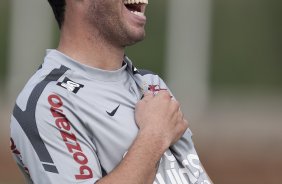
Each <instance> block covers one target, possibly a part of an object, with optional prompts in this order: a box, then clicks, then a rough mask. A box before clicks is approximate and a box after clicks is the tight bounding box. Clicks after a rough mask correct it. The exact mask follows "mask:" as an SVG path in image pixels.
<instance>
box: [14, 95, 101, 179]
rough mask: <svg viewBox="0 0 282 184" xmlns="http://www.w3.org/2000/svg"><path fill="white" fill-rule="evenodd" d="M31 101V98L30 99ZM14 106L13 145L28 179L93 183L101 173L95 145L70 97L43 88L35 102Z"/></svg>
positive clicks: (18, 161)
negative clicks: (24, 105) (33, 103)
mask: <svg viewBox="0 0 282 184" xmlns="http://www.w3.org/2000/svg"><path fill="white" fill-rule="evenodd" d="M29 103H32V102H29ZM29 103H28V104H27V106H26V109H25V110H22V108H21V107H19V106H17V105H16V107H15V110H14V113H13V116H12V118H11V148H12V152H13V155H14V157H15V158H16V161H17V163H18V165H19V167H20V168H21V170H22V171H23V172H24V173H25V175H27V176H29V178H30V179H29V180H30V181H29V183H30V182H32V183H38V184H51V183H60V184H69V183H80V184H93V183H95V182H96V181H97V180H99V179H100V178H101V177H102V171H101V166H100V163H99V159H98V157H97V155H96V150H95V149H96V148H95V145H94V144H93V143H92V142H91V139H90V138H89V137H88V135H87V130H86V128H85V127H84V126H83V123H82V122H80V119H79V116H78V115H77V114H75V108H74V107H73V105H72V104H71V102H70V101H69V98H68V97H64V96H63V95H59V94H56V93H52V92H48V91H47V92H46V91H45V92H44V93H43V94H42V95H41V97H40V99H39V101H38V102H37V104H36V105H34V108H35V109H32V108H33V106H32V105H30V104H29Z"/></svg>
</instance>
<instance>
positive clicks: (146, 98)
mask: <svg viewBox="0 0 282 184" xmlns="http://www.w3.org/2000/svg"><path fill="white" fill-rule="evenodd" d="M153 97H154V94H153V93H152V92H145V93H144V95H143V98H141V99H142V100H144V101H146V102H147V101H150V100H151V99H152V98H153Z"/></svg>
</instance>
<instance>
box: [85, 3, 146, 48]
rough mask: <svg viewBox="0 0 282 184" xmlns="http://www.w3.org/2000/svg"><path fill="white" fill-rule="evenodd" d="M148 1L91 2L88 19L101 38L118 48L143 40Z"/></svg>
mask: <svg viewBox="0 0 282 184" xmlns="http://www.w3.org/2000/svg"><path fill="white" fill-rule="evenodd" d="M147 4H148V0H89V6H88V11H87V15H86V19H87V20H88V21H89V23H90V24H91V26H93V27H94V28H96V29H98V31H99V33H100V35H99V36H101V37H103V38H104V39H106V40H107V41H109V42H110V43H111V44H114V45H116V46H122V47H125V46H128V45H132V44H134V43H136V42H138V41H141V40H143V38H144V36H145V28H144V27H145V23H146V17H145V15H144V13H145V8H146V5H147Z"/></svg>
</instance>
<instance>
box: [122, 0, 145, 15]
mask: <svg viewBox="0 0 282 184" xmlns="http://www.w3.org/2000/svg"><path fill="white" fill-rule="evenodd" d="M123 3H124V6H125V7H126V8H127V9H129V8H128V7H131V8H132V9H133V11H134V10H135V11H138V12H141V13H145V9H146V6H147V4H148V0H134V2H133V1H130V0H124V1H123ZM129 10H130V9H129Z"/></svg>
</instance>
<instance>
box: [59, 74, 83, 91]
mask: <svg viewBox="0 0 282 184" xmlns="http://www.w3.org/2000/svg"><path fill="white" fill-rule="evenodd" d="M57 85H58V86H61V87H63V88H65V89H67V90H68V91H70V92H73V93H77V92H78V90H79V89H80V88H83V87H84V85H82V84H79V83H77V82H74V81H72V80H70V79H69V78H67V77H65V79H64V80H63V82H58V83H57Z"/></svg>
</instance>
